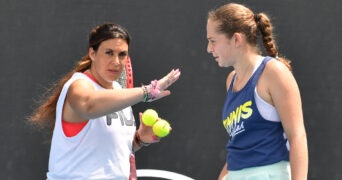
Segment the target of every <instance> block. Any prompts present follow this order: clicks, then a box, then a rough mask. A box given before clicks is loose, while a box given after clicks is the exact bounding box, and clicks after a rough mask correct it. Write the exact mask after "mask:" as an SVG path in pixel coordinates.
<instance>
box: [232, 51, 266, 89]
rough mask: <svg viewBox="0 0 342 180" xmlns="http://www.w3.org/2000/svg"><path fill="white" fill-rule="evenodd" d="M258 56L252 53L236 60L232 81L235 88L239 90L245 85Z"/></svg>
mask: <svg viewBox="0 0 342 180" xmlns="http://www.w3.org/2000/svg"><path fill="white" fill-rule="evenodd" d="M260 58H261V56H259V55H253V56H249V57H245V58H241V59H239V60H238V63H237V64H236V65H235V66H234V70H235V73H236V79H235V82H234V87H235V88H234V89H235V90H240V89H241V88H243V87H244V86H245V84H246V83H247V81H248V80H249V79H250V77H251V76H252V74H253V70H254V67H255V64H256V63H257V61H258V60H259V59H260Z"/></svg>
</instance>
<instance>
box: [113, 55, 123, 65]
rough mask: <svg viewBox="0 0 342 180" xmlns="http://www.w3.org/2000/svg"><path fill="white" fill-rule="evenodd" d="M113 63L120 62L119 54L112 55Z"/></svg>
mask: <svg viewBox="0 0 342 180" xmlns="http://www.w3.org/2000/svg"><path fill="white" fill-rule="evenodd" d="M113 63H114V64H115V65H118V64H120V63H121V61H120V58H119V56H113Z"/></svg>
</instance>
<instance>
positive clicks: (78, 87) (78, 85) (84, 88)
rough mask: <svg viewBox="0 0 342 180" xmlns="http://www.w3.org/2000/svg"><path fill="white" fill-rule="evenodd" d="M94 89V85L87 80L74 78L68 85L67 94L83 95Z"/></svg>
mask: <svg viewBox="0 0 342 180" xmlns="http://www.w3.org/2000/svg"><path fill="white" fill-rule="evenodd" d="M93 91H94V86H93V84H92V83H91V82H90V81H89V80H85V79H78V80H75V81H74V82H73V83H72V84H71V85H70V87H69V90H68V96H83V95H87V94H88V93H91V92H93Z"/></svg>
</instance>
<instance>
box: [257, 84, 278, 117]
mask: <svg viewBox="0 0 342 180" xmlns="http://www.w3.org/2000/svg"><path fill="white" fill-rule="evenodd" d="M254 99H255V104H256V106H257V108H258V111H259V113H260V115H261V116H262V117H263V118H264V119H265V120H268V121H272V122H280V117H279V114H278V112H277V110H276V109H275V107H274V106H272V105H271V104H269V103H267V102H266V101H265V100H263V99H262V98H261V97H260V96H259V94H258V91H257V87H255V89H254Z"/></svg>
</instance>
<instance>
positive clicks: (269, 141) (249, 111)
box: [222, 57, 289, 170]
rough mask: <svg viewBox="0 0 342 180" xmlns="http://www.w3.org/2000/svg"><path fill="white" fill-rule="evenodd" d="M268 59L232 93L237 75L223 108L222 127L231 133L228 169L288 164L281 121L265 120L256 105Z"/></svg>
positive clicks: (285, 140)
mask: <svg viewBox="0 0 342 180" xmlns="http://www.w3.org/2000/svg"><path fill="white" fill-rule="evenodd" d="M270 59H272V58H271V57H265V58H264V60H263V61H262V63H261V64H260V66H259V67H258V68H257V70H256V71H255V72H254V73H253V75H252V77H251V78H250V79H249V80H248V82H247V83H246V85H245V86H244V87H243V88H242V89H241V90H240V91H238V92H233V84H234V80H235V76H236V74H235V75H234V77H233V79H232V82H231V84H230V87H229V89H228V92H227V97H226V101H225V103H224V107H223V113H222V119H223V125H224V127H225V129H226V130H227V132H228V134H229V141H228V143H227V145H226V150H227V151H228V154H227V159H226V161H227V163H228V167H227V169H228V170H240V169H243V168H247V167H256V166H262V165H268V164H273V163H276V162H279V161H282V160H285V161H289V151H288V149H287V147H286V143H287V139H286V138H285V135H284V129H283V127H282V124H281V122H273V121H268V120H266V119H264V118H263V117H262V116H261V115H260V113H259V110H258V108H257V106H256V103H255V97H254V90H255V87H256V84H257V82H258V80H259V77H260V75H261V73H262V72H263V70H264V68H265V65H266V63H267V62H268V61H269V60H270Z"/></svg>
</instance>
